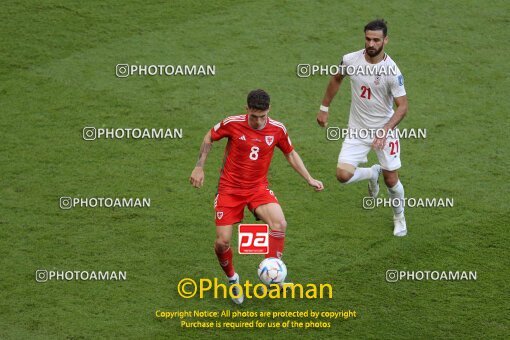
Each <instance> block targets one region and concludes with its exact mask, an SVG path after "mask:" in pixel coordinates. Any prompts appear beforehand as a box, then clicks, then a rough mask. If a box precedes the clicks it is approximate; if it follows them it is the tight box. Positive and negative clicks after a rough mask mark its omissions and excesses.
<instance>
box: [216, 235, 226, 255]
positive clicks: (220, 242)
mask: <svg viewBox="0 0 510 340" xmlns="http://www.w3.org/2000/svg"><path fill="white" fill-rule="evenodd" d="M229 247H230V240H227V239H225V238H223V237H221V236H217V237H216V241H215V242H214V249H216V250H217V251H220V252H224V251H226V250H227V249H228V248H229Z"/></svg>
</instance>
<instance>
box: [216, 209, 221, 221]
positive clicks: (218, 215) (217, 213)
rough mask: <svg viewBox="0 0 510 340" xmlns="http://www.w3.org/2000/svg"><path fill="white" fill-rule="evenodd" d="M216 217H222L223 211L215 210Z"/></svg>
mask: <svg viewBox="0 0 510 340" xmlns="http://www.w3.org/2000/svg"><path fill="white" fill-rule="evenodd" d="M216 217H217V218H218V220H221V218H222V217H223V211H217V212H216Z"/></svg>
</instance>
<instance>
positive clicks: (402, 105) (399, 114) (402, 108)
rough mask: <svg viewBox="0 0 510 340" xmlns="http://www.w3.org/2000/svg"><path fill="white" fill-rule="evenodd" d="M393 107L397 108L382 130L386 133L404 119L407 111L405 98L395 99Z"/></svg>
mask: <svg viewBox="0 0 510 340" xmlns="http://www.w3.org/2000/svg"><path fill="white" fill-rule="evenodd" d="M395 105H396V106H397V109H396V110H395V113H394V114H393V116H392V117H391V119H390V120H389V121H388V122H387V123H386V124H385V125H384V129H385V130H386V131H388V130H392V129H394V128H395V127H396V126H397V125H398V124H399V123H400V122H401V121H402V119H404V117H405V115H406V114H407V109H408V104H407V97H406V96H402V97H398V98H395Z"/></svg>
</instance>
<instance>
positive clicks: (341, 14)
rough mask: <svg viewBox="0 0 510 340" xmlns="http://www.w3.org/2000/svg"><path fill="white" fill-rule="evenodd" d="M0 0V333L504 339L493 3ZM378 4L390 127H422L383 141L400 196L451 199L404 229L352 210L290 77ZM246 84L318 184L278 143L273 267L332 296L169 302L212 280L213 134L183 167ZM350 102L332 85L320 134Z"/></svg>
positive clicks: (359, 27) (358, 195) (339, 121)
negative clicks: (74, 276)
mask: <svg viewBox="0 0 510 340" xmlns="http://www.w3.org/2000/svg"><path fill="white" fill-rule="evenodd" d="M0 9H1V10H0V17H1V20H0V45H1V48H0V64H1V66H0V105H1V109H0V110H1V119H0V126H1V130H0V131H1V143H0V164H1V176H0V183H1V186H0V188H1V189H0V190H1V199H0V264H1V270H0V338H5V339H11V338H12V339H32V338H35V339H46V338H60V339H65V338H67V339H88V338H121V337H122V338H124V337H125V338H170V339H174V338H186V339H189V338H196V339H203V338H209V337H213V336H216V337H222V338H236V339H246V338H254V339H263V338H268V339H272V338H276V337H278V336H283V337H298V338H324V339H325V338H331V339H340V338H360V339H367V338H413V339H414V338H416V339H418V338H423V339H427V338H429V339H430V338H475V339H480V338H487V339H491V338H504V337H505V335H504V334H507V335H506V337H508V334H509V312H510V304H509V300H508V293H509V290H508V278H509V277H510V275H509V270H508V268H509V267H510V261H509V253H508V245H509V232H508V225H509V222H510V219H509V216H510V211H509V198H510V196H509V192H510V186H509V177H508V169H509V168H510V161H509V153H508V145H509V138H508V132H509V131H510V124H509V120H508V106H509V101H508V95H507V94H506V91H507V90H508V88H509V81H508V79H509V77H508V69H509V63H508V58H509V57H508V56H509V54H510V53H509V52H510V50H509V48H508V44H507V43H506V41H507V35H506V33H507V32H508V27H509V24H510V22H509V17H508V13H509V10H510V8H509V5H508V3H507V2H505V1H489V2H479V1H459V0H456V1H449V2H443V1H385V2H370V1H369V2H359V1H342V2H340V1H326V0H325V1H263V0H260V1H244V0H239V1H180V0H179V1H168V2H165V1H144V2H142V1H85V2H83V1H59V0H49V1H23V0H20V1H5V2H3V3H2V4H0ZM376 17H383V18H385V19H386V20H387V21H388V24H389V39H390V40H389V44H388V45H387V47H386V52H387V53H388V54H389V55H390V56H391V57H392V58H393V59H394V60H395V61H396V62H397V64H398V66H399V68H400V69H401V70H402V72H403V74H404V76H405V81H406V90H407V94H408V98H409V113H408V115H407V117H406V118H405V120H404V121H403V122H402V123H401V125H400V127H403V128H425V129H427V138H426V139H409V140H403V141H402V162H403V167H402V169H401V172H400V174H401V180H402V182H403V184H404V186H405V190H406V196H408V197H452V198H453V199H454V202H455V203H454V207H453V208H434V209H426V208H415V209H408V210H406V217H407V224H408V228H409V234H408V236H407V237H405V238H396V237H393V236H392V220H391V216H392V215H391V209H390V208H378V209H374V210H363V209H362V207H361V201H362V197H363V196H365V192H366V183H357V184H355V185H351V186H341V185H340V184H339V183H338V182H337V181H336V179H335V176H334V172H335V167H336V159H337V156H338V152H339V150H340V147H341V142H332V141H327V140H326V136H325V130H323V129H321V128H319V127H318V126H317V124H316V122H315V115H316V112H317V109H318V107H319V104H320V100H321V98H322V95H323V92H324V89H325V87H326V85H327V81H328V78H327V77H324V76H315V77H310V78H299V77H297V76H296V65H297V64H301V63H307V64H334V63H336V62H338V60H339V58H340V56H341V55H343V54H345V53H348V52H351V51H355V50H358V49H361V48H362V47H363V26H364V25H365V24H366V23H367V22H368V21H370V20H372V19H374V18H376ZM122 63H128V64H135V63H136V64H147V65H151V64H173V65H179V64H180V65H183V64H190V65H192V64H209V65H215V66H216V75H215V76H208V77H183V76H177V77H167V76H152V77H151V76H138V77H129V78H125V79H122V78H117V77H116V76H115V65H116V64H122ZM255 88H264V89H266V90H267V91H268V92H269V93H270V94H271V97H272V111H271V116H272V117H273V118H275V119H277V120H280V121H282V122H283V123H285V124H286V126H287V128H288V130H289V133H290V135H291V137H292V139H293V144H294V146H295V147H296V149H297V151H298V152H299V154H300V155H301V157H302V158H303V160H304V162H305V164H306V165H307V167H308V169H309V170H310V172H311V173H312V175H313V176H315V177H316V178H318V179H321V180H322V181H323V182H324V184H325V187H326V189H325V190H324V192H321V193H315V192H314V191H313V190H312V189H311V188H309V187H308V186H307V185H306V183H305V182H304V181H303V180H302V179H301V178H300V177H299V175H298V174H296V173H295V172H294V171H293V170H292V169H291V167H290V166H289V165H288V164H287V163H286V161H285V159H284V157H283V156H282V154H281V152H280V151H279V150H277V151H276V152H275V156H274V159H273V163H272V165H271V169H270V173H269V179H270V182H271V188H272V189H273V190H274V191H275V192H276V194H277V195H278V198H279V200H280V202H281V204H282V207H283V209H284V212H285V214H286V218H287V221H288V224H289V227H288V231H287V242H286V252H285V257H284V260H285V262H286V263H287V265H288V269H289V273H290V274H289V275H290V277H291V278H292V279H293V280H294V281H295V282H300V283H317V284H319V283H330V284H332V285H333V288H334V290H333V293H334V296H333V298H332V299H315V300H307V299H294V300H292V299H287V300H270V299H262V300H258V299H252V300H248V301H246V302H245V303H244V304H243V305H242V306H241V307H238V306H235V305H233V303H232V302H231V301H230V300H229V299H214V298H213V297H212V296H211V295H210V294H206V297H205V298H204V299H199V298H192V299H183V298H181V297H179V295H178V294H177V284H178V282H179V280H181V279H183V278H186V277H191V278H195V279H199V278H210V279H212V278H214V277H218V278H219V279H221V280H223V275H222V272H221V270H220V268H219V266H218V264H217V260H216V257H215V255H214V252H213V240H214V221H213V207H212V204H213V198H214V194H215V190H216V183H217V180H218V176H219V173H218V170H219V167H220V164H221V159H222V155H223V148H224V145H225V142H224V141H222V142H219V143H217V144H215V145H214V147H213V150H212V152H211V154H210V156H209V159H208V163H207V165H206V181H205V187H204V188H202V189H201V190H195V189H193V188H192V187H191V186H190V185H189V183H188V176H189V175H190V173H191V170H192V169H193V166H194V164H195V162H196V158H197V155H198V150H199V146H200V143H201V139H202V138H203V135H204V134H205V133H206V131H207V129H209V128H210V127H211V126H213V125H214V124H215V123H217V122H218V121H219V120H220V119H222V118H224V117H226V116H228V115H233V114H240V113H243V112H244V106H245V98H246V94H247V93H248V92H249V91H250V90H252V89H255ZM349 104H350V89H349V86H348V83H347V82H344V84H343V85H342V89H341V93H340V96H337V97H336V98H335V101H334V102H333V105H332V106H331V109H330V112H331V115H330V125H331V126H341V127H343V126H345V125H346V123H347V118H348V109H349ZM86 126H95V127H142V128H143V127H149V128H152V127H155V128H166V127H171V128H182V129H183V133H184V137H183V138H182V139H174V140H168V139H167V140H132V139H122V140H104V139H103V140H97V141H84V140H83V139H82V129H83V128H84V127H86ZM375 160H376V158H375V157H374V155H373V154H371V156H370V158H369V164H372V163H373V162H374V161H375ZM381 193H382V196H383V197H387V193H386V191H385V189H384V187H383V190H382V191H381ZM61 196H73V197H150V198H151V207H150V208H145V209H140V208H124V209H108V208H95V209H92V208H89V209H87V208H75V209H71V210H62V209H60V208H59V203H58V202H59V197H61ZM246 216H247V217H246V220H245V221H247V222H253V221H254V219H253V217H251V216H250V215H249V214H247V215H246ZM236 239H237V238H236V237H234V242H233V244H234V245H236V244H237V242H236ZM260 260H261V257H260V256H241V255H235V258H234V261H235V264H236V269H237V271H238V272H239V273H240V274H241V276H242V279H243V280H250V281H252V282H254V281H256V280H257V278H256V268H257V265H258V262H259V261H260ZM38 269H46V270H96V271H99V270H117V271H126V273H127V280H125V281H69V282H66V281H55V280H53V281H50V282H46V283H38V282H36V280H35V271H36V270H38ZM388 269H397V270H410V271H411V270H416V271H418V270H446V271H449V270H452V271H456V270H459V271H462V270H466V271H476V272H477V280H476V281H456V282H450V281H431V280H429V281H403V282H397V283H388V282H386V281H385V272H386V270H388ZM222 282H223V281H222ZM349 309H350V310H355V311H356V312H357V317H356V318H350V319H348V320H324V319H321V320H323V321H329V322H330V323H331V327H330V328H323V329H318V328H313V329H306V330H305V329H299V328H292V329H278V330H276V329H268V328H261V329H236V330H232V329H225V328H222V329H196V328H195V329H190V328H183V327H181V324H180V320H175V319H173V320H163V319H160V318H157V317H156V316H155V312H156V310H164V311H193V310H203V311H222V310H232V311H253V312H262V311H305V310H313V311H341V310H349ZM189 320H190V321H194V320H198V319H197V318H191V319H189ZM245 320H251V319H250V318H248V319H245ZM281 320H286V318H283V319H281ZM281 320H280V321H281ZM223 321H225V320H223ZM236 321H240V320H236ZM266 321H267V320H266ZM300 321H306V320H300Z"/></svg>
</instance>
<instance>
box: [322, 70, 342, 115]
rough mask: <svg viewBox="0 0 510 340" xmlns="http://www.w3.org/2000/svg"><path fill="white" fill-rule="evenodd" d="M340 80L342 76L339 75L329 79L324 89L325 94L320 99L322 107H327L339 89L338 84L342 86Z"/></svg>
mask: <svg viewBox="0 0 510 340" xmlns="http://www.w3.org/2000/svg"><path fill="white" fill-rule="evenodd" d="M342 80H343V76H342V75H340V74H336V75H334V76H332V77H331V79H330V80H329V83H328V87H327V88H326V93H324V97H323V98H322V105H324V106H327V107H329V105H330V104H331V102H332V101H333V98H335V95H336V94H337V92H338V89H339V88H340V84H342Z"/></svg>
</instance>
